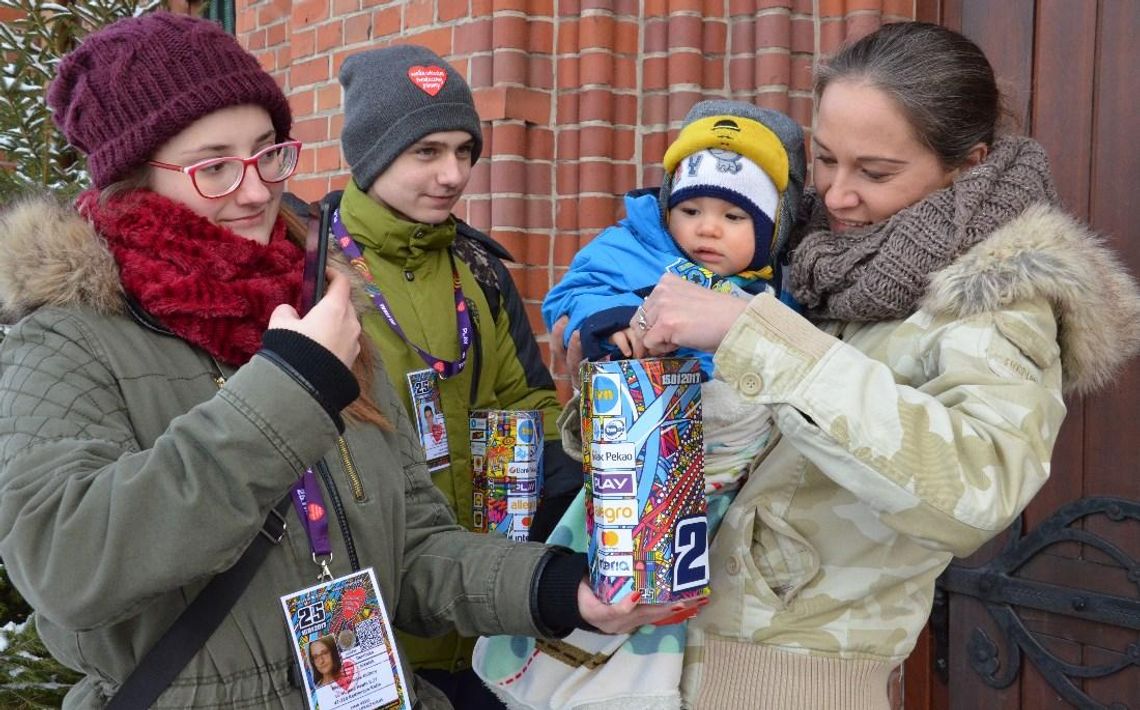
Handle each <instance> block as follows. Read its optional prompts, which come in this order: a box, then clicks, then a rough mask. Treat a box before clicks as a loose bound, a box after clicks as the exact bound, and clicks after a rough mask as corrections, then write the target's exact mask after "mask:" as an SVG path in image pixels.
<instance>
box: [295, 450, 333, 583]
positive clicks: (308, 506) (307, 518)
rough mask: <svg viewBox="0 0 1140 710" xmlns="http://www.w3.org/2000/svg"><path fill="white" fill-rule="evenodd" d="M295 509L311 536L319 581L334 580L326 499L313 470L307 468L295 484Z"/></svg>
mask: <svg viewBox="0 0 1140 710" xmlns="http://www.w3.org/2000/svg"><path fill="white" fill-rule="evenodd" d="M293 508H294V510H296V511H297V517H299V518H300V519H301V527H303V528H305V533H307V534H308V536H309V549H310V550H312V552H313V562H315V563H316V564H318V565H320V567H321V574H320V575H319V576H318V577H317V581H318V582H319V581H322V580H326V579H332V578H333V576H332V572H330V571H329V561H330V560H332V545H331V544H330V543H329V516H328V510H327V509H326V508H325V498H324V495H322V494H321V486H320V484H319V483H317V475H316V474H315V473H313V469H312V468H306V469H305V472H304V473H303V474H301V477H300V478H298V479H297V482H296V483H294V484H293Z"/></svg>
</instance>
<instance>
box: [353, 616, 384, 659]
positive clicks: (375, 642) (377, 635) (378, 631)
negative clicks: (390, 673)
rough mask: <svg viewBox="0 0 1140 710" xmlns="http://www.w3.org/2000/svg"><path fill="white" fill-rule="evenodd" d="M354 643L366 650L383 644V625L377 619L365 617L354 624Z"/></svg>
mask: <svg viewBox="0 0 1140 710" xmlns="http://www.w3.org/2000/svg"><path fill="white" fill-rule="evenodd" d="M356 643H357V644H358V645H359V646H360V648H361V649H363V650H365V651H367V650H371V649H373V648H379V647H381V646H384V645H385V644H384V626H383V625H382V624H381V623H380V620H379V619H367V620H365V621H362V622H360V623H359V624H357V625H356Z"/></svg>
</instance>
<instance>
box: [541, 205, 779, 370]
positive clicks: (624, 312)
mask: <svg viewBox="0 0 1140 710" xmlns="http://www.w3.org/2000/svg"><path fill="white" fill-rule="evenodd" d="M625 212H626V217H625V219H623V220H621V221H620V222H618V223H617V224H615V225H613V226H612V227H608V228H606V229H605V230H604V231H603V232H602V233H601V234H599V235H598V236H597V237H595V238H594V239H593V240H592V241H591V242H590V243H589V244H587V245H586V246H585V247H583V248H582V250H581V251H579V252H578V254H577V255H576V256H575V257H574V261H572V262H571V263H570V270H569V271H568V272H566V276H564V277H563V278H562V280H561V281H560V282H559V283H558V284H557V285H556V286H555V287H554V288H553V289H551V290H550V293H548V294H547V295H546V298H545V299H544V300H543V302H542V318H543V320H545V321H546V327H547V329H550V328H551V327H552V326H553V325H554V322H555V321H556V320H558V319H559V318H561V317H562V316H564V315H565V316H569V317H570V322H569V323H568V324H567V327H566V331H565V335H564V338H565V339H566V340H569V337H570V335H571V334H572V333H573V332H574V331H580V334H581V337H582V351H583V355H585V357H586V358H587V359H589V360H596V359H600V358H603V357H605V356H606V355H612V354H615V353H617V352H618V350H617V348H616V347H614V345H613V344H612V343H610V342H609V336H610V335H612V334H613V333H614V332H616V331H619V330H622V329H624V328H626V327H627V326H628V325H629V321H630V319H631V318H632V317H633V314H634V312H635V311H636V310H637V307H638V306H639V305H641V302H642V301H643V300H644V299H645V297H646V296H647V295H649V292H650V291H651V290H652V289H653V287H654V285H656V283H657V282H658V280H660V278H661V276H662V274H665V273H666V272H668V273H675V274H678V275H680V276H682V277H685V278H688V279H689V280H690V281H694V282H695V283H700V284H702V285H704V286H708V287H710V288H711V287H715V286H716V285H717V284H723V283H724V282H725V281H728V282H732V283H734V284H735V285H737V286H739V287H740V288H741V289H743V290H744V291H746V292H749V293H759V292H761V291H764V290H766V289H768V290H772V289H771V284H769V283H768V282H765V281H762V280H759V279H746V278H742V277H738V276H732V277H728V278H727V279H721V278H720V277H715V276H713V277H710V275H709V273H708V271H707V270H705V269H702V268H700V267H699V266H696V265H695V264H693V263H692V262H691V261H690V260H689V257H688V256H686V255H685V253H684V252H683V251H681V248H680V247H679V246H677V242H675V241H674V240H673V237H672V236H671V235H670V234H669V232H668V231H666V229H665V225H664V224H663V223H662V220H661V207H660V203H659V202H658V200H657V190H656V189H649V188H645V189H641V190H634V191H632V192H629V193H627V194H626V196H625ZM677 355H678V356H682V357H696V358H698V359H700V361H701V370H702V371H703V372H704V374H705V376H706V377H708V376H711V374H712V369H713V365H712V354H711V353H705V352H699V351H695V350H689V349H681V350H678V351H677Z"/></svg>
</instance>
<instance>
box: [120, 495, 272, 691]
mask: <svg viewBox="0 0 1140 710" xmlns="http://www.w3.org/2000/svg"><path fill="white" fill-rule="evenodd" d="M289 504H290V496H285V498H283V499H282V500H281V502H280V503H278V504H277V507H275V508H274V509H273V510H270V511H269V515H268V516H267V517H266V518H265V525H264V526H263V527H262V528H261V532H260V533H258V535H257V537H255V538H253V542H251V543H250V545H249V547H248V548H246V550H245V554H243V555H242V556H241V559H239V560H238V561H237V562H236V563H235V564H234V565H233V567H230V568H229V569H227V570H226V571H225V572H222V573H221V574H219V575H217V576H215V577H214V578H213V579H211V580H210V582H209V584H207V585H206V586H205V587H204V588H203V589H202V591H201V593H199V594H198V596H197V597H196V598H195V599H194V601H192V602H190V606H188V607H186V611H184V612H182V615H181V616H179V617H178V618H177V619H176V620H175V621H174V624H172V625H171V627H170V628H169V629H167V630H166V633H165V634H163V636H162V638H160V639H159V640H158V642H157V643H155V644H154V647H153V648H151V649H150V651H148V652H147V654H146V655H145V656H143V659H142V661H140V662H139V664H138V666H137V667H136V668H135V669H134V671H132V672H131V675H130V676H128V677H127V680H126V681H124V682H123V685H122V686H121V687H120V688H119V692H118V693H116V694H115V697H113V698H112V699H111V702H110V703H108V704H107V710H140V709H141V708H149V707H150V706H151V704H152V703H154V701H155V700H157V699H158V696H160V695H162V693H163V691H165V690H166V689H167V688H169V687H170V684H171V683H173V682H174V679H175V678H176V677H178V674H179V673H181V672H182V669H183V668H185V667H186V664H187V663H189V662H190V659H191V658H193V657H194V654H196V653H198V651H199V650H201V649H202V647H203V646H205V645H206V640H207V639H209V638H210V636H211V635H212V634H213V633H214V630H215V629H217V628H218V626H220V625H221V623H222V619H224V618H226V614H228V613H229V612H230V609H232V608H233V606H234V604H236V603H237V600H238V599H239V598H241V595H242V593H244V592H245V589H246V587H248V586H249V583H250V581H251V580H252V579H253V575H254V574H256V573H257V570H258V568H259V567H261V563H262V562H264V561H265V557H266V556H267V555H268V554H269V550H270V548H272V547H273V546H274V545H276V544H277V543H279V542H281V540H282V538H284V537H285V527H286V526H285V514H286V513H288V512H289Z"/></svg>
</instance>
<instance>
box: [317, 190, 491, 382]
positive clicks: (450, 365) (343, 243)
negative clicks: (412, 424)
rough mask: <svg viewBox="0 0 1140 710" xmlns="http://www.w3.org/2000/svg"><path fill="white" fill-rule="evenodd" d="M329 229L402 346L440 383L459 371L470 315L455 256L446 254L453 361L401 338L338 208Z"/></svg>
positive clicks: (401, 332)
mask: <svg viewBox="0 0 1140 710" xmlns="http://www.w3.org/2000/svg"><path fill="white" fill-rule="evenodd" d="M332 230H333V234H334V235H336V243H337V246H339V247H340V250H341V251H343V252H344V253H345V256H347V257H348V261H349V263H350V264H352V266H353V267H354V268H355V269H356V270H357V271H359V272H360V273H361V274H362V275H363V276H364V290H366V291H368V295H369V296H371V297H372V302H373V303H374V304H376V309H377V310H378V311H380V313H381V314H382V315H383V316H384V320H386V321H388V325H389V326H391V328H392V330H394V331H395V332H396V335H398V336H400V338H401V339H402V340H403V341H404V342H405V343H407V344H408V345H409V346H410V347H411V348H412V349H413V350H415V351H416V353H418V354H419V356H420V359H421V360H423V361H424V363H426V364H427V366H428V367H430V368H431V369H432V370H433V371H434V372H435V373H436V374H438V375H439V377H440V379H441V380H446V379H447V378H449V377H454V376H455V375H458V374H459V373H460V372H463V366H464V365H466V364H467V354H468V352H469V351H470V350H471V314H470V313H469V312H468V311H467V300H466V299H464V298H463V289H462V288H461V287H460V285H459V270H458V269H456V268H455V257H454V256H453V255H452V254H451V251H450V250H449V251H448V252H447V258H448V259H450V260H451V283H452V285H453V286H454V288H455V320H456V327H457V329H458V330H459V359H458V360H455V361H451V360H444V359H442V358H438V357H436V356H435V355H432V354H431V353H429V352H428V351H427V350H424V349H423V348H421V347H420V346H418V345H416V344H415V343H413V342H412V341H411V340H409V339H408V336H407V335H404V329H403V328H401V327H400V324H399V323H397V322H396V317H395V316H394V315H392V309H391V307H389V306H388V301H387V299H385V298H384V294H383V293H381V292H380V287H379V286H377V285H376V279H375V278H373V276H372V270H371V269H369V268H368V263H367V262H365V261H364V254H363V253H361V251H360V247H359V246H357V245H356V242H355V241H353V239H352V235H351V234H349V233H348V229H347V228H346V227H345V226H344V222H341V221H340V210H339V209H338V210H336V211H334V212H333V214H332Z"/></svg>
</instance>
